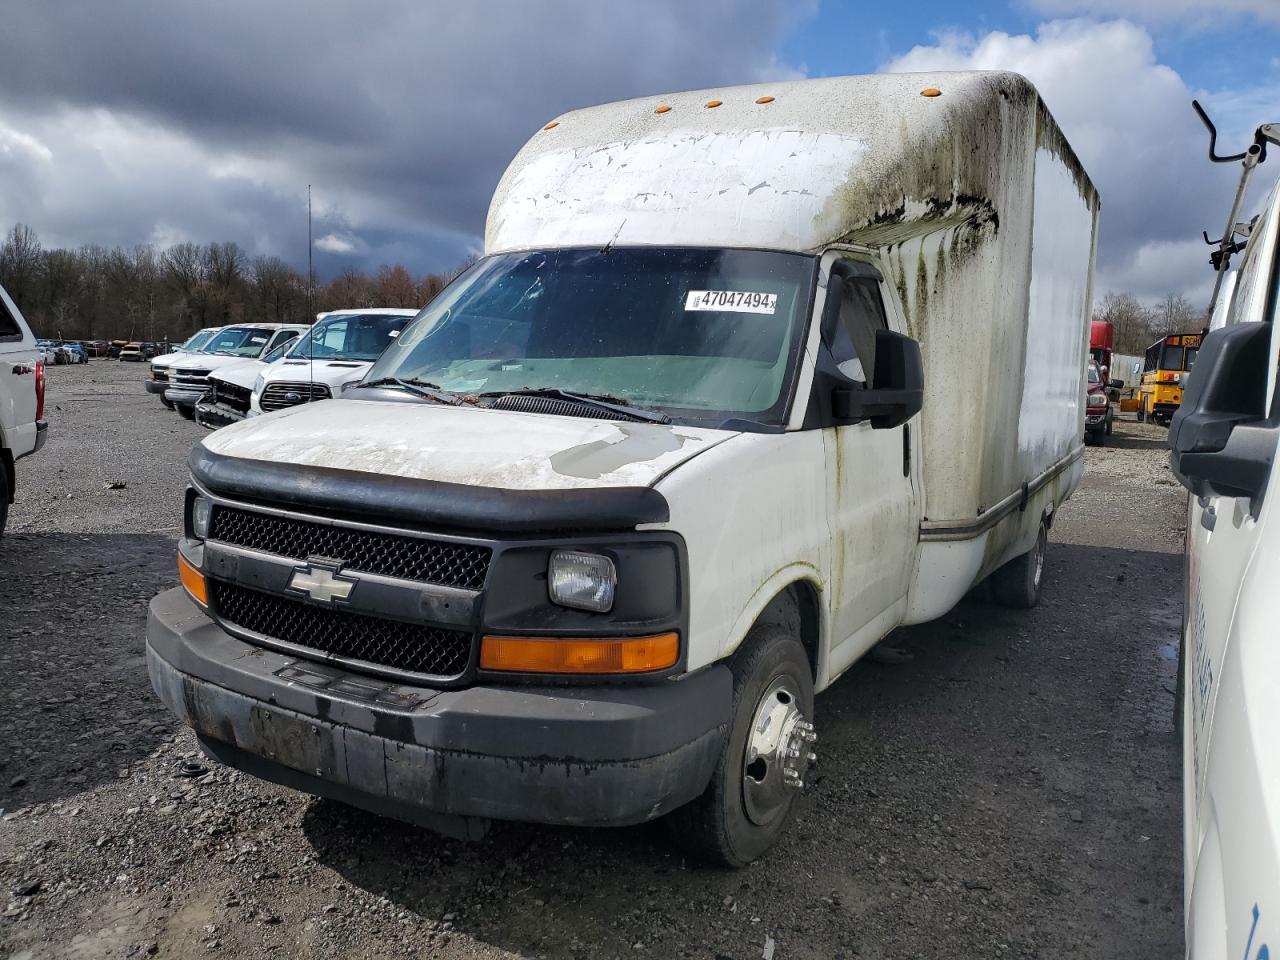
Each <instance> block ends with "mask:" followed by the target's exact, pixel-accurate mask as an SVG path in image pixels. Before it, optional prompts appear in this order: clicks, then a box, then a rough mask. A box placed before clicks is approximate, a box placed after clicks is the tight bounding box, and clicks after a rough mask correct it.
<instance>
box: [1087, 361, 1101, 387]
mask: <svg viewBox="0 0 1280 960" xmlns="http://www.w3.org/2000/svg"><path fill="white" fill-rule="evenodd" d="M1089 382H1090V383H1101V382H1102V375H1101V374H1100V373H1099V372H1098V368H1097V367H1096V366H1094V365H1093V364H1092V363H1091V364H1089Z"/></svg>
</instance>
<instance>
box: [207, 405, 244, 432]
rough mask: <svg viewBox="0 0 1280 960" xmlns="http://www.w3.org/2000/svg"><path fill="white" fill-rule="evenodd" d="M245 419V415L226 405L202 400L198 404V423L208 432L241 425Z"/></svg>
mask: <svg viewBox="0 0 1280 960" xmlns="http://www.w3.org/2000/svg"><path fill="white" fill-rule="evenodd" d="M244 418H245V414H244V413H242V412H241V411H239V410H237V409H235V408H234V407H229V406H227V405H226V404H225V403H214V402H213V401H210V400H201V401H200V402H199V403H197V404H196V423H198V424H200V426H202V427H204V428H206V429H208V430H217V429H218V428H219V427H225V426H228V425H230V424H233V423H239V422H240V421H241V420H243V419H244Z"/></svg>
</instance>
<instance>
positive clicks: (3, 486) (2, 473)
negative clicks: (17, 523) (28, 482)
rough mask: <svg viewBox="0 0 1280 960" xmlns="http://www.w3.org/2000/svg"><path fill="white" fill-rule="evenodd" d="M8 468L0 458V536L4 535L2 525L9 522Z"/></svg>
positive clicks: (9, 489) (9, 488)
mask: <svg viewBox="0 0 1280 960" xmlns="http://www.w3.org/2000/svg"><path fill="white" fill-rule="evenodd" d="M11 490H12V487H11V486H10V485H9V468H8V467H7V466H5V464H4V461H3V460H0V537H3V536H4V525H5V524H6V523H8V522H9V493H10V491H11Z"/></svg>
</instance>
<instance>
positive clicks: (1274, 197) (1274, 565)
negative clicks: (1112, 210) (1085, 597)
mask: <svg viewBox="0 0 1280 960" xmlns="http://www.w3.org/2000/svg"><path fill="white" fill-rule="evenodd" d="M1265 129H1266V128H1263V129H1260V130H1259V132H1258V135H1257V136H1256V138H1255V143H1261V144H1263V145H1264V147H1265V145H1266V143H1267V140H1266V139H1264V136H1265V134H1264V131H1265ZM1272 129H1274V126H1273V127H1272ZM1270 145H1271V146H1270V147H1269V149H1271V150H1274V149H1276V147H1277V146H1280V143H1278V142H1277V140H1276V139H1270ZM1220 149H1221V148H1220ZM1224 152H1226V151H1224ZM1255 154H1256V151H1255ZM1262 155H1263V156H1264V157H1265V156H1267V153H1265V152H1264V153H1263V154H1262ZM1245 171H1246V175H1247V173H1248V171H1249V167H1248V166H1246V167H1245ZM1230 220H1231V221H1234V220H1235V217H1234V215H1233V216H1232V217H1231V218H1230ZM1227 239H1228V240H1230V239H1232V238H1231V237H1230V236H1228V238H1227ZM1278 243H1280V186H1276V187H1273V189H1272V190H1271V193H1270V195H1269V196H1268V198H1267V200H1266V203H1265V206H1264V207H1263V213H1262V215H1261V217H1260V219H1259V220H1258V221H1257V222H1256V223H1255V224H1254V225H1253V229H1252V231H1251V232H1250V233H1249V236H1248V240H1247V244H1246V246H1245V250H1244V253H1243V255H1242V256H1241V257H1240V259H1239V264H1238V269H1232V270H1231V272H1229V273H1227V274H1225V276H1224V277H1223V282H1222V285H1221V291H1220V294H1219V297H1218V300H1217V302H1216V303H1215V305H1214V310H1213V315H1212V319H1211V321H1210V328H1209V332H1208V333H1207V334H1206V335H1204V336H1203V337H1201V336H1199V335H1197V336H1196V338H1195V342H1194V343H1187V342H1186V336H1185V335H1182V337H1181V338H1180V339H1181V340H1182V342H1181V343H1172V344H1171V343H1170V341H1169V338H1165V340H1164V341H1163V342H1162V344H1161V346H1164V347H1169V346H1172V347H1174V348H1175V349H1174V350H1172V351H1165V350H1162V351H1161V354H1162V355H1161V356H1160V357H1158V358H1157V359H1156V360H1155V361H1154V362H1152V361H1150V360H1149V362H1148V367H1149V368H1154V369H1155V370H1158V371H1161V372H1163V371H1166V370H1167V371H1173V372H1175V373H1178V374H1179V376H1180V389H1179V390H1178V394H1179V395H1178V396H1177V397H1176V398H1174V399H1170V401H1169V402H1170V403H1171V404H1174V403H1176V406H1175V408H1174V409H1173V410H1172V413H1171V416H1170V420H1169V436H1168V442H1169V446H1170V448H1171V451H1172V452H1171V455H1170V466H1171V468H1172V470H1173V473H1174V476H1176V477H1177V479H1178V480H1179V481H1180V482H1181V483H1182V484H1183V486H1185V487H1186V488H1187V489H1188V490H1189V491H1190V493H1191V496H1190V497H1189V499H1188V516H1187V528H1186V529H1187V533H1186V566H1185V569H1186V576H1187V582H1186V594H1185V598H1184V603H1183V623H1182V633H1181V644H1180V651H1179V659H1178V667H1179V669H1178V697H1177V701H1176V703H1177V711H1178V719H1179V720H1180V721H1181V723H1180V726H1181V731H1182V757H1183V762H1182V771H1183V790H1182V798H1183V812H1184V823H1183V840H1184V843H1183V883H1182V889H1183V896H1184V905H1185V916H1184V929H1185V931H1186V947H1187V952H1186V956H1187V957H1188V958H1189V960H1210V958H1218V957H1248V958H1250V960H1254V958H1263V957H1267V956H1269V954H1270V944H1273V943H1280V792H1277V790H1276V787H1275V785H1276V784H1277V783H1278V782H1280V754H1278V753H1277V751H1276V749H1275V743H1276V731H1277V730H1278V729H1280V700H1277V697H1276V695H1275V692H1276V687H1277V684H1280V657H1278V656H1277V652H1278V651H1280V647H1278V646H1277V643H1276V630H1275V624H1276V622H1277V621H1280V591H1278V590H1277V589H1276V587H1277V585H1278V584H1280V482H1277V481H1280V476H1277V471H1280V466H1277V461H1278V460H1280V386H1278V385H1280V365H1278V363H1277V357H1280V323H1277V322H1276V307H1275V290H1276V285H1277V283H1280V270H1278V269H1277V258H1276V252H1275V251H1276V250H1277V244H1278ZM1223 268H1224V269H1228V264H1227V263H1223ZM1192 351H1195V356H1194V358H1193V357H1192V356H1190V354H1191V353H1192ZM1170 352H1172V354H1173V355H1172V356H1170V355H1169V353H1170ZM1184 352H1185V353H1186V354H1187V355H1186V356H1184V355H1183V354H1184ZM1193 359H1194V369H1192V361H1193ZM1188 370H1189V371H1190V372H1187V371H1188ZM1183 374H1185V376H1183ZM1158 396H1159V395H1157V397H1158ZM1148 412H1150V408H1148Z"/></svg>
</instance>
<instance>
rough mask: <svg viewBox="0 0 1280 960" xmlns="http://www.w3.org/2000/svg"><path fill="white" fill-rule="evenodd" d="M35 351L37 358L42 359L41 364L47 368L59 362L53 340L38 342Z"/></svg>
mask: <svg viewBox="0 0 1280 960" xmlns="http://www.w3.org/2000/svg"><path fill="white" fill-rule="evenodd" d="M35 350H36V354H37V356H38V357H39V359H40V362H41V363H42V364H44V365H45V366H49V367H51V366H53V365H54V364H56V363H57V362H58V361H57V353H58V351H57V350H56V349H54V345H53V341H52V340H43V339H41V340H36V341H35Z"/></svg>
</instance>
